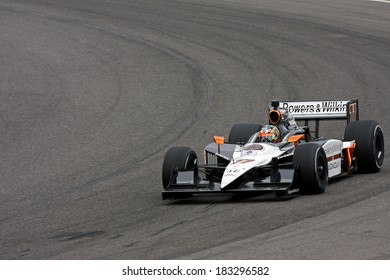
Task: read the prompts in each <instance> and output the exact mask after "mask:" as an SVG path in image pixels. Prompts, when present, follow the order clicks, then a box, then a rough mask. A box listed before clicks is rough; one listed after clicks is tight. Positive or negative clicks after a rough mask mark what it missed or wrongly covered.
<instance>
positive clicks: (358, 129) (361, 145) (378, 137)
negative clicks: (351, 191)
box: [344, 120, 385, 173]
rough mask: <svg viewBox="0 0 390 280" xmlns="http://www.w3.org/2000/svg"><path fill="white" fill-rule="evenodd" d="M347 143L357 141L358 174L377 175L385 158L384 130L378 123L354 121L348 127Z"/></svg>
mask: <svg viewBox="0 0 390 280" xmlns="http://www.w3.org/2000/svg"><path fill="white" fill-rule="evenodd" d="M344 140H345V141H352V140H355V143H356V149H355V155H356V161H357V168H358V172H361V173H376V172H378V171H379V170H381V168H382V165H383V161H384V158H385V143H384V138H383V131H382V128H381V127H380V126H379V123H378V122H377V121H373V120H364V121H354V122H351V123H349V124H348V125H347V127H346V128H345V134H344Z"/></svg>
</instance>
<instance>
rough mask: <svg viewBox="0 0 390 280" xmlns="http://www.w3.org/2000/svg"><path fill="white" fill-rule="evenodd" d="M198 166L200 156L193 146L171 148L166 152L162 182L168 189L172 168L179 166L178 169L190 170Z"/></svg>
mask: <svg viewBox="0 0 390 280" xmlns="http://www.w3.org/2000/svg"><path fill="white" fill-rule="evenodd" d="M197 166H198V157H197V155H196V153H195V152H194V151H193V150H192V149H191V148H188V147H172V148H170V149H169V150H168V151H167V152H166V154H165V157H164V162H163V167H162V183H163V187H164V189H166V188H167V187H168V185H169V183H170V180H171V175H172V170H173V169H174V168H177V169H178V170H188V169H193V168H196V167H197Z"/></svg>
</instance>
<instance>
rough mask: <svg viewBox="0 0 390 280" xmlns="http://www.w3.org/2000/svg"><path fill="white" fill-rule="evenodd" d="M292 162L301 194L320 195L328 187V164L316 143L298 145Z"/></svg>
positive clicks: (323, 152) (321, 149)
mask: <svg viewBox="0 0 390 280" xmlns="http://www.w3.org/2000/svg"><path fill="white" fill-rule="evenodd" d="M293 162H294V164H295V166H296V168H297V174H298V184H299V187H300V192H301V193H302V194H321V193H323V192H325V188H326V186H327V185H328V162H327V160H326V154H325V151H324V149H323V148H322V147H321V146H320V145H318V144H317V143H304V144H301V145H299V146H298V147H297V148H296V150H295V152H294V158H293Z"/></svg>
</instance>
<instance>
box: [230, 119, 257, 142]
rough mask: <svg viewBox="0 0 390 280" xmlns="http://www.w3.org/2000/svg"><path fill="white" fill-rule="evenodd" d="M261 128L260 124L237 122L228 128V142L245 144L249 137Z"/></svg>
mask: <svg viewBox="0 0 390 280" xmlns="http://www.w3.org/2000/svg"><path fill="white" fill-rule="evenodd" d="M260 130H261V125H259V124H256V123H237V124H235V125H233V126H232V129H230V133H229V138H228V143H229V144H241V145H243V144H245V143H246V142H247V141H248V140H249V138H250V137H251V136H252V135H253V134H255V133H256V132H258V131H260Z"/></svg>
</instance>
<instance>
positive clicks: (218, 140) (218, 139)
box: [214, 136, 225, 154]
mask: <svg viewBox="0 0 390 280" xmlns="http://www.w3.org/2000/svg"><path fill="white" fill-rule="evenodd" d="M214 142H215V143H217V144H218V154H220V153H221V145H223V144H224V143H225V137H223V136H214Z"/></svg>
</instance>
